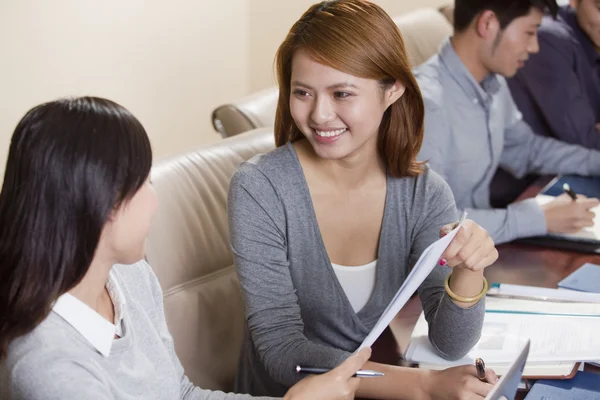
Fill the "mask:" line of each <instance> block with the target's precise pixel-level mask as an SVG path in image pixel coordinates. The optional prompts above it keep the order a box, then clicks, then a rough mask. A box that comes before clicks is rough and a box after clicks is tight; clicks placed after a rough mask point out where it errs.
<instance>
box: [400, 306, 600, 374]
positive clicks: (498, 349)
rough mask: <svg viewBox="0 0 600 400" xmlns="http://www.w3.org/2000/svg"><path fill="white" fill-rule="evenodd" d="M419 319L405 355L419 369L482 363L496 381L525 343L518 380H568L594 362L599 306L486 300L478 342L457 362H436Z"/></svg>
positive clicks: (599, 342)
mask: <svg viewBox="0 0 600 400" xmlns="http://www.w3.org/2000/svg"><path fill="white" fill-rule="evenodd" d="M427 329H428V327H427V322H426V321H425V317H424V315H423V314H421V316H420V318H419V320H418V322H417V325H416V326H415V329H414V331H413V333H412V336H411V342H410V344H409V346H408V349H407V351H406V354H405V358H406V359H407V360H409V361H412V362H415V363H419V364H420V366H421V367H424V368H432V369H442V368H447V367H450V366H454V365H463V364H472V363H473V362H474V360H475V359H476V358H477V357H481V358H483V359H484V360H485V362H486V365H488V366H490V367H491V368H493V369H494V370H496V373H498V374H499V375H501V374H502V373H503V371H504V370H506V368H507V366H508V365H509V363H510V362H511V361H512V360H514V358H515V357H516V355H517V354H518V351H519V349H520V348H521V347H522V346H523V345H524V343H526V342H527V340H531V349H530V352H529V359H528V361H527V365H526V367H525V372H524V375H525V376H528V377H531V376H569V375H571V373H572V372H573V371H574V369H575V364H576V363H577V362H579V361H588V360H598V359H600V335H598V334H597V332H598V331H599V330H600V304H595V303H555V302H548V301H545V302H544V301H530V300H521V299H501V298H488V299H486V314H485V319H484V324H483V330H482V334H481V339H480V340H479V342H478V343H477V344H476V345H475V347H473V349H472V350H471V351H470V352H469V353H468V354H467V355H466V356H465V357H463V358H462V359H460V360H458V361H448V360H445V359H443V358H442V357H440V356H439V355H438V354H437V352H436V351H435V349H434V348H433V346H432V345H431V343H430V342H429V339H428V336H427Z"/></svg>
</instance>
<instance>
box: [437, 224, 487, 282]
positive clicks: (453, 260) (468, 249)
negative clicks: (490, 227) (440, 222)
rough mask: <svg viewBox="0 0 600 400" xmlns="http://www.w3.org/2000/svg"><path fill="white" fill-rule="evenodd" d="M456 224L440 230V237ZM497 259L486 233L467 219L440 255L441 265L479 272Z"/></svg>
mask: <svg viewBox="0 0 600 400" xmlns="http://www.w3.org/2000/svg"><path fill="white" fill-rule="evenodd" d="M457 225H458V223H454V224H448V225H445V226H443V227H442V229H440V236H444V235H446V234H447V233H448V232H450V231H451V230H452V229H454V228H455V227H456V226H457ZM497 259H498V250H496V247H495V245H494V241H493V240H492V238H491V237H490V235H489V234H488V232H487V231H486V230H485V229H483V228H482V227H481V226H479V225H477V224H476V223H475V222H473V221H471V220H469V219H467V220H465V222H464V223H463V225H462V227H461V228H460V230H459V231H458V232H457V233H456V236H455V237H454V239H452V242H450V245H449V246H448V248H447V249H446V251H444V254H442V259H441V260H440V264H441V265H447V266H449V267H452V268H454V267H459V268H465V269H468V270H471V271H481V270H483V269H484V268H485V267H487V266H489V265H491V264H492V263H494V261H496V260H497Z"/></svg>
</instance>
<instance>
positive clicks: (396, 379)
mask: <svg viewBox="0 0 600 400" xmlns="http://www.w3.org/2000/svg"><path fill="white" fill-rule="evenodd" d="M364 368H365V369H371V370H374V371H378V372H383V373H384V374H385V376H382V377H377V378H362V379H361V381H360V386H359V387H358V391H357V392H356V395H357V397H364V398H368V399H382V400H388V399H389V400H404V399H407V400H409V399H410V400H419V399H422V398H424V393H423V391H422V389H421V386H422V385H421V381H422V380H423V379H424V376H425V375H426V371H425V370H422V369H418V368H407V367H398V366H395V365H388V364H379V363H375V362H372V361H368V362H367V363H366V364H365V366H364Z"/></svg>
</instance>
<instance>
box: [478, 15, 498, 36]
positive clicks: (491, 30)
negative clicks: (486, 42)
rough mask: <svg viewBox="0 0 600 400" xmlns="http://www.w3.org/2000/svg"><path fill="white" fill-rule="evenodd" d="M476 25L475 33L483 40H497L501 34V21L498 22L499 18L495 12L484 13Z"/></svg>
mask: <svg viewBox="0 0 600 400" xmlns="http://www.w3.org/2000/svg"><path fill="white" fill-rule="evenodd" d="M475 24H476V25H475V31H476V32H477V35H478V36H479V37H480V38H482V39H495V38H496V37H498V33H500V21H498V17H496V13H494V12H493V11H490V10H485V11H484V12H482V13H481V14H480V15H479V18H477V22H476V23H475Z"/></svg>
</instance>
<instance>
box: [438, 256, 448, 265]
mask: <svg viewBox="0 0 600 400" xmlns="http://www.w3.org/2000/svg"><path fill="white" fill-rule="evenodd" d="M446 264H448V261H446V260H444V259H443V258H440V265H441V266H442V267H443V266H444V265H446Z"/></svg>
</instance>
